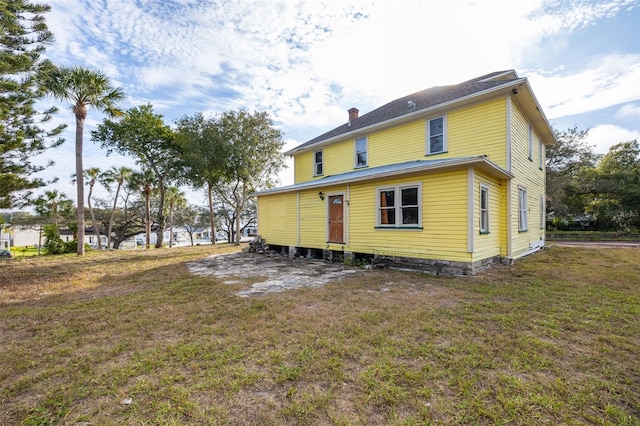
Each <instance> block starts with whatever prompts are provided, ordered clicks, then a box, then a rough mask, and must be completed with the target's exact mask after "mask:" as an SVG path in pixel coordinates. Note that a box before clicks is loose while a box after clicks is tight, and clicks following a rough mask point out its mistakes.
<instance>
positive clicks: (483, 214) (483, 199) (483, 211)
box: [480, 185, 489, 234]
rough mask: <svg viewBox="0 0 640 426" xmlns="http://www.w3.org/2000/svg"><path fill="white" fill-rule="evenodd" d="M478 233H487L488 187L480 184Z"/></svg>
mask: <svg viewBox="0 0 640 426" xmlns="http://www.w3.org/2000/svg"><path fill="white" fill-rule="evenodd" d="M480 233H481V234H488V233H489V187H488V186H487V185H480Z"/></svg>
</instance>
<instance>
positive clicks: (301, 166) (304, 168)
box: [293, 151, 313, 183]
mask: <svg viewBox="0 0 640 426" xmlns="http://www.w3.org/2000/svg"><path fill="white" fill-rule="evenodd" d="M293 163H294V165H293V172H294V176H293V181H294V183H300V182H306V181H308V180H311V179H313V151H311V152H303V153H301V154H297V155H296V156H295V157H294V159H293Z"/></svg>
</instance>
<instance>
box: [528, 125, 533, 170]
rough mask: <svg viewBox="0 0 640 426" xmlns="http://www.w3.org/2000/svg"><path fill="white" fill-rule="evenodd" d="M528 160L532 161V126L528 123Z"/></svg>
mask: <svg viewBox="0 0 640 426" xmlns="http://www.w3.org/2000/svg"><path fill="white" fill-rule="evenodd" d="M529 160H531V161H533V128H532V127H531V124H529Z"/></svg>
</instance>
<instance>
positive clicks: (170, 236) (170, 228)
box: [169, 204, 173, 248]
mask: <svg viewBox="0 0 640 426" xmlns="http://www.w3.org/2000/svg"><path fill="white" fill-rule="evenodd" d="M172 245H173V204H170V205H169V248H171V247H172Z"/></svg>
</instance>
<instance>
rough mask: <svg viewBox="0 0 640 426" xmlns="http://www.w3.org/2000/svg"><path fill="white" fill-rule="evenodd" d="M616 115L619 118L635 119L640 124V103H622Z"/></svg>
mask: <svg viewBox="0 0 640 426" xmlns="http://www.w3.org/2000/svg"><path fill="white" fill-rule="evenodd" d="M615 116H616V118H619V119H626V118H631V119H635V120H636V123H637V124H638V125H639V126H640V104H625V105H622V106H621V107H620V108H619V109H618V111H617V112H616V115H615Z"/></svg>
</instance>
